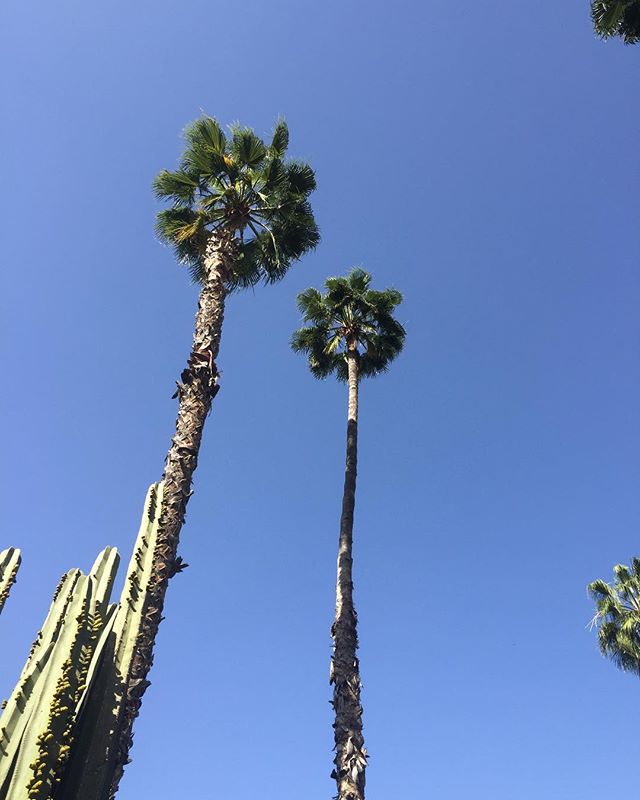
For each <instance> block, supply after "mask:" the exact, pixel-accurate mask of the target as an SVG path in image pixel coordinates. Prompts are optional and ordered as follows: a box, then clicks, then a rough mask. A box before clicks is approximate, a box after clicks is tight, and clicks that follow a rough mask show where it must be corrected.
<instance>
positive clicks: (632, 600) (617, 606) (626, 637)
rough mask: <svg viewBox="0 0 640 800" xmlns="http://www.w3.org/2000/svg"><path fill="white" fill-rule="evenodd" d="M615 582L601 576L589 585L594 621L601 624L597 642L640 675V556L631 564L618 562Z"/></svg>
mask: <svg viewBox="0 0 640 800" xmlns="http://www.w3.org/2000/svg"><path fill="white" fill-rule="evenodd" d="M613 573H614V581H613V583H612V584H609V583H607V582H606V581H604V580H602V579H598V580H595V581H593V582H592V583H590V584H589V586H588V587H587V589H588V592H589V594H590V596H591V597H592V598H593V599H594V600H595V603H596V613H595V616H594V618H593V620H592V622H591V624H592V626H596V627H597V628H598V643H599V645H600V651H601V652H602V654H603V655H604V656H606V657H607V658H610V659H611V660H612V661H613V663H614V664H615V665H616V666H617V667H619V668H620V669H622V670H625V671H626V672H634V673H636V674H637V675H640V559H637V558H634V559H633V560H632V562H631V568H630V569H629V567H627V566H626V565H624V564H616V565H615V567H614V568H613Z"/></svg>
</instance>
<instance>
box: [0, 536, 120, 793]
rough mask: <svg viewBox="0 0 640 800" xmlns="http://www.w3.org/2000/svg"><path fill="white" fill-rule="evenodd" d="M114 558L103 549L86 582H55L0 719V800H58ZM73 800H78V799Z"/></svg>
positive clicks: (110, 613) (76, 578) (105, 616)
mask: <svg viewBox="0 0 640 800" xmlns="http://www.w3.org/2000/svg"><path fill="white" fill-rule="evenodd" d="M118 561H119V558H118V554H117V552H116V551H115V550H114V549H113V548H107V549H106V550H105V551H103V553H102V554H101V555H100V556H99V558H98V560H97V561H96V563H95V565H94V568H93V570H92V571H91V573H90V574H89V575H87V576H85V575H82V574H81V573H80V571H79V570H72V571H71V572H69V573H67V575H66V576H65V578H64V579H63V581H62V582H61V584H60V586H59V588H58V590H57V592H56V595H55V599H54V602H53V604H52V606H51V609H50V612H49V616H48V617H47V620H46V622H45V625H44V627H43V629H42V631H41V632H40V633H39V634H38V636H37V638H36V641H35V643H34V645H33V647H32V649H31V654H30V656H29V659H28V661H27V664H26V666H25V668H24V670H23V672H22V675H21V676H20V679H19V680H18V684H17V686H16V688H15V689H14V692H13V694H12V695H11V697H10V698H9V700H8V702H7V706H6V708H5V709H4V711H3V713H2V716H1V717H0V731H1V732H2V740H1V742H2V743H1V750H0V756H1V757H0V800H54V798H55V800H61V797H62V796H61V795H59V793H58V786H59V783H60V780H61V778H62V776H63V774H64V771H65V767H66V763H67V760H68V758H69V755H70V752H71V748H72V746H73V743H74V739H75V726H76V723H77V717H78V709H79V707H80V703H81V699H82V698H83V697H84V696H85V694H86V691H87V683H88V678H89V673H90V670H91V666H92V663H93V661H94V659H95V660H96V661H97V660H99V658H100V653H99V648H98V646H99V644H100V643H101V642H104V641H105V637H104V636H103V633H104V631H105V630H107V629H108V628H109V627H110V626H111V625H112V624H113V620H114V618H115V610H116V607H115V606H113V605H109V595H110V592H111V587H112V585H113V580H114V577H115V573H116V570H117V568H118ZM78 800H79V799H78Z"/></svg>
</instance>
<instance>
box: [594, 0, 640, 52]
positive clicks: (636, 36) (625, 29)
mask: <svg viewBox="0 0 640 800" xmlns="http://www.w3.org/2000/svg"><path fill="white" fill-rule="evenodd" d="M591 19H592V20H593V26H594V28H595V31H596V33H597V34H598V36H600V37H602V38H603V39H609V38H611V37H612V36H619V37H620V38H621V39H622V40H623V41H624V43H625V44H636V42H640V0H592V2H591Z"/></svg>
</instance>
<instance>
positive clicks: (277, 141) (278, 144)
mask: <svg viewBox="0 0 640 800" xmlns="http://www.w3.org/2000/svg"><path fill="white" fill-rule="evenodd" d="M287 147H289V128H288V127H287V123H286V122H285V121H284V120H283V119H279V120H278V121H277V122H276V127H275V128H274V131H273V137H272V138H271V151H272V152H273V154H274V155H276V156H279V157H281V156H283V155H284V154H285V153H286V151H287Z"/></svg>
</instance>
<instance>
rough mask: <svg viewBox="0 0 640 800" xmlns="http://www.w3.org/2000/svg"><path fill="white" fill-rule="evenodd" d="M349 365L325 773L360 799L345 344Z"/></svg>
mask: <svg viewBox="0 0 640 800" xmlns="http://www.w3.org/2000/svg"><path fill="white" fill-rule="evenodd" d="M347 364H348V368H349V413H348V419H347V458H346V468H345V476H344V493H343V497H342V515H341V517H340V540H339V549H338V578H337V582H336V618H335V621H334V623H333V626H332V628H331V635H332V637H333V657H332V659H331V678H330V680H331V683H332V684H333V703H332V705H333V709H334V712H335V722H334V723H333V730H334V737H335V752H336V755H335V759H334V764H335V769H334V770H333V772H332V773H331V777H332V778H335V780H336V784H337V786H338V795H337V800H364V784H365V769H366V766H367V751H366V749H365V747H364V738H363V736H362V706H361V705H360V666H359V663H358V657H357V655H356V652H357V649H358V633H357V622H358V617H357V614H356V610H355V608H354V605H353V577H352V573H353V557H352V547H353V511H354V507H355V502H356V473H357V461H358V355H357V352H356V350H355V347H354V346H351V347H350V348H349V351H348V355H347Z"/></svg>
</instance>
